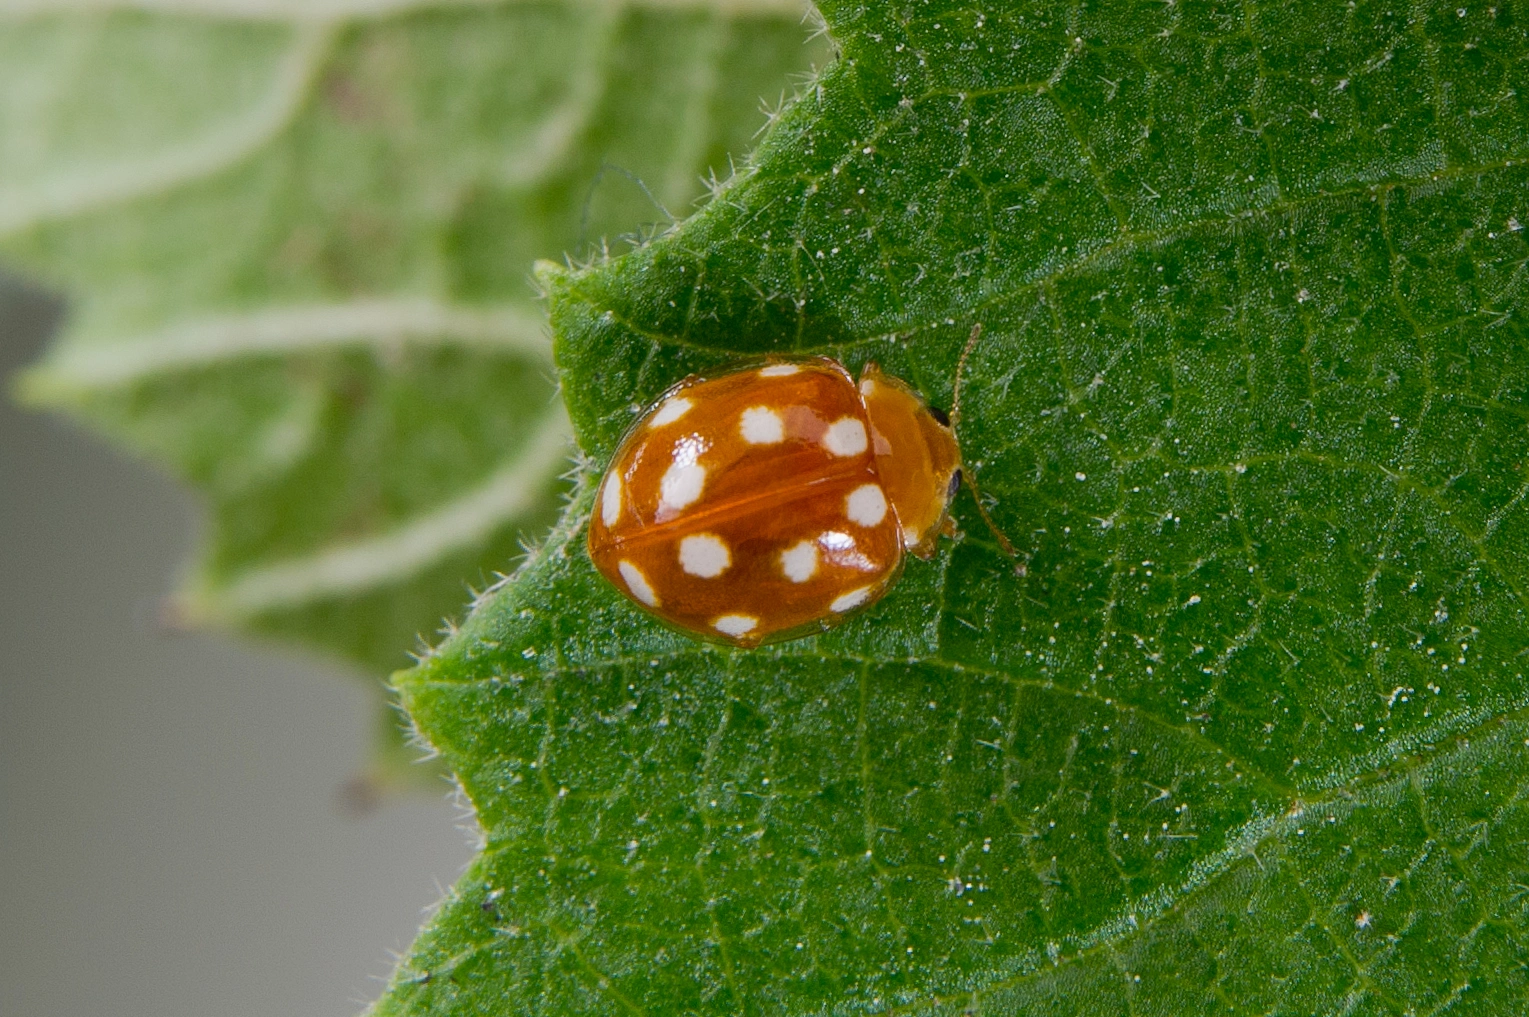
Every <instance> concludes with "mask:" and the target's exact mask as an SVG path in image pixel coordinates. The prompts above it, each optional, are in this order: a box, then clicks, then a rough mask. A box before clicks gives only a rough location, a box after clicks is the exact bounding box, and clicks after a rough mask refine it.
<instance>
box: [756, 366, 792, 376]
mask: <svg viewBox="0 0 1529 1017" xmlns="http://www.w3.org/2000/svg"><path fill="white" fill-rule="evenodd" d="M800 370H801V368H800V367H797V366H796V365H795V364H771V365H770V366H769V367H761V368H760V369H759V376H760V377H761V378H786V377H789V376H791V375H793V374H795V373H796V372H798V371H800Z"/></svg>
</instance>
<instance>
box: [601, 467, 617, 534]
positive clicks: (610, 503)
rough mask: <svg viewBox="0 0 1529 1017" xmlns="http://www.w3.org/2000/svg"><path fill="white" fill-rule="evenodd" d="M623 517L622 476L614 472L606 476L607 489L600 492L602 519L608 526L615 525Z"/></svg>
mask: <svg viewBox="0 0 1529 1017" xmlns="http://www.w3.org/2000/svg"><path fill="white" fill-rule="evenodd" d="M620 518H621V477H620V476H619V475H618V474H615V473H612V474H610V475H609V476H607V477H606V478H605V490H604V491H602V492H600V520H601V521H602V522H603V523H605V525H606V526H615V525H616V521H617V520H618V519H620Z"/></svg>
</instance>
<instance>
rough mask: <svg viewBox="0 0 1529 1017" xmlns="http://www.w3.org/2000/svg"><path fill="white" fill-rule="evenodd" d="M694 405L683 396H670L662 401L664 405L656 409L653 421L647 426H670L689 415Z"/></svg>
mask: <svg viewBox="0 0 1529 1017" xmlns="http://www.w3.org/2000/svg"><path fill="white" fill-rule="evenodd" d="M694 405H695V404H694V403H692V402H691V401H690V400H689V399H686V398H685V397H684V396H671V397H669V398H668V399H666V400H664V404H663V405H662V406H660V407H659V408H658V412H657V413H655V414H653V419H652V420H650V421H648V426H649V427H663V426H664V425H665V424H672V423H674V422H675V421H676V420H678V419H680V418H681V417H683V416H684V415H685V414H687V413H689V412H690V407H692V406H694Z"/></svg>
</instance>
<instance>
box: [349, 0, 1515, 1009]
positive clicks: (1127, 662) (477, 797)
mask: <svg viewBox="0 0 1529 1017" xmlns="http://www.w3.org/2000/svg"><path fill="white" fill-rule="evenodd" d="M822 8H823V13H824V15H825V17H826V19H827V22H828V25H829V27H830V30H831V32H832V34H833V37H834V38H835V40H836V42H837V43H838V45H839V46H840V47H841V52H842V57H841V59H840V60H839V61H838V62H837V63H835V64H834V65H833V66H832V67H831V68H829V69H828V71H827V72H826V73H825V74H824V75H823V76H822V77H821V79H820V80H819V81H818V82H817V83H816V87H814V88H812V89H811V90H809V91H808V92H807V93H806V94H805V95H804V97H803V98H802V99H801V100H800V101H799V102H797V103H796V104H794V105H792V106H791V107H789V109H788V110H787V111H786V112H785V114H784V115H783V116H782V117H781V118H780V119H779V121H778V122H777V123H775V124H774V127H773V129H772V130H771V132H770V133H769V134H768V136H767V137H766V138H765V139H764V140H763V142H762V147H761V149H760V151H759V153H758V154H757V157H756V159H755V160H754V161H753V162H752V164H751V165H750V167H749V168H748V170H747V171H746V172H743V173H741V174H740V175H739V176H738V177H737V178H736V179H734V180H733V181H732V182H731V183H730V184H729V186H727V187H726V188H725V189H724V190H723V191H722V192H721V193H720V195H719V196H718V197H717V198H716V199H715V200H714V201H712V202H711V204H709V205H708V206H707V207H706V208H705V209H704V210H703V211H702V212H701V213H699V214H698V215H696V216H694V217H693V218H692V219H690V220H689V221H687V222H686V223H685V224H684V225H683V227H682V228H680V229H679V230H677V231H675V232H673V233H672V234H669V235H666V236H664V237H662V238H659V239H658V240H656V241H655V242H653V243H651V244H649V245H647V246H645V247H643V248H642V249H641V250H639V251H637V252H635V253H632V254H630V255H628V256H625V257H622V258H617V259H613V260H610V261H605V262H601V263H599V264H596V265H593V266H591V267H590V268H588V269H587V270H583V271H565V270H562V269H558V268H556V267H552V266H548V267H546V268H545V269H544V274H543V278H544V280H545V282H546V284H547V286H548V287H549V289H550V291H551V294H552V308H553V323H554V330H555V334H556V336H557V356H558V361H559V365H560V369H561V371H562V377H563V384H564V388H565V391H566V393H567V396H568V403H569V408H570V413H571V416H572V419H573V422H574V426H575V429H576V431H577V433H578V435H579V440H580V442H581V443H582V445H583V446H584V448H585V450H586V451H587V452H588V453H589V455H590V457H591V459H592V460H593V462H594V463H596V464H599V463H603V462H605V461H606V459H607V458H608V457H609V456H610V455H611V453H612V451H613V449H614V447H615V444H616V442H617V439H618V437H619V436H620V434H621V433H622V431H623V429H624V428H625V427H626V426H627V424H628V422H629V421H630V420H631V419H632V414H633V412H634V410H636V409H637V408H638V407H640V406H641V405H643V404H644V402H645V401H647V400H649V399H651V398H652V397H653V396H655V395H656V394H657V393H659V392H660V391H662V390H663V389H664V388H665V386H667V385H669V384H670V383H672V382H674V381H675V380H676V379H679V378H681V377H683V376H684V375H685V374H687V373H688V372H691V371H695V370H698V369H701V368H708V367H714V366H716V365H720V364H725V363H727V362H728V361H729V359H731V358H734V357H736V356H739V355H744V354H757V353H760V352H761V351H775V352H799V353H807V352H813V353H827V354H831V355H833V356H836V357H839V358H841V359H842V360H844V361H845V362H846V363H847V364H848V365H850V366H851V367H852V368H858V367H860V366H861V365H862V364H864V363H865V362H866V361H867V360H869V359H871V358H874V359H876V360H877V361H878V362H880V363H881V364H882V365H883V367H885V368H887V369H889V370H890V371H891V372H892V373H895V374H898V375H901V376H902V377H905V378H907V379H909V380H910V381H911V382H912V383H914V384H915V385H916V386H918V387H919V388H921V389H922V390H923V391H924V392H925V393H926V394H927V395H928V396H929V397H930V398H931V399H932V401H933V402H934V403H935V404H944V405H949V401H950V397H951V389H952V383H953V373H954V368H955V362H956V358H957V354H958V352H959V350H960V348H961V345H962V342H963V340H964V339H965V337H966V336H967V333H968V331H969V330H970V329H971V327H972V325H973V323H976V322H980V323H981V324H982V325H983V326H984V327H985V330H986V331H985V338H984V341H983V342H982V344H981V345H980V346H979V347H978V348H977V350H976V352H975V353H974V355H973V357H972V362H971V365H970V371H969V375H968V377H967V379H966V385H965V390H964V400H965V406H964V408H963V409H964V419H963V421H962V424H961V429H960V431H961V440H962V443H963V447H964V450H965V455H966V457H967V465H968V469H969V470H970V472H971V473H972V474H973V475H975V477H976V479H977V480H978V482H979V483H980V485H981V487H982V489H983V492H984V494H985V496H986V497H987V498H988V499H990V501H991V511H992V514H993V516H994V517H995V519H996V521H997V523H998V524H999V525H1000V526H1001V527H1002V528H1003V529H1004V530H1006V531H1007V533H1008V534H1009V535H1010V536H1011V537H1012V538H1013V540H1014V542H1015V543H1016V544H1017V545H1018V547H1019V548H1020V549H1021V551H1022V559H1021V562H1020V565H1021V568H1020V570H1019V574H1016V570H1015V567H1014V566H1015V562H1014V561H1012V560H1010V559H1008V558H1006V557H1004V556H1003V555H1002V554H1000V553H999V550H998V548H997V546H996V542H995V540H994V539H993V538H991V537H990V535H989V534H988V533H987V532H986V530H985V529H984V528H983V527H982V526H981V525H980V523H979V521H978V519H977V513H976V506H975V505H974V504H973V502H972V501H971V499H970V497H969V496H966V495H963V496H962V498H961V499H960V500H959V501H958V503H957V506H956V511H957V515H958V516H959V518H960V520H961V521H962V522H963V524H964V525H965V527H966V530H967V534H966V538H965V539H964V540H961V541H959V542H956V543H954V544H947V545H946V546H945V547H944V549H943V551H942V553H941V554H940V555H939V557H938V559H937V560H935V561H933V562H931V563H927V564H926V563H921V562H917V561H915V562H912V563H910V564H909V566H908V568H907V570H906V572H905V573H904V576H903V579H902V580H901V583H900V585H899V586H898V587H897V588H896V589H895V590H894V591H893V592H892V593H891V594H890V595H889V596H888V597H887V598H886V599H885V600H883V601H882V602H880V603H879V604H878V605H876V606H875V607H874V608H873V609H872V610H870V611H869V612H868V613H867V614H865V615H863V616H861V617H859V618H857V619H856V620H854V621H853V622H851V623H848V624H846V625H844V626H843V627H841V628H839V629H837V630H835V631H834V632H833V633H831V634H827V635H823V636H820V637H816V638H813V639H807V640H802V641H799V642H794V643H788V644H783V645H780V646H778V647H774V648H767V649H765V650H760V651H753V652H743V651H737V652H733V651H726V650H722V649H719V648H717V647H714V646H710V645H703V644H699V643H695V642H692V641H689V640H687V639H686V638H684V637H682V636H679V635H676V634H673V633H671V632H668V631H667V630H665V629H663V628H662V627H661V626H659V625H658V624H656V623H655V622H653V621H652V620H651V619H649V618H647V617H646V616H645V615H643V614H642V613H641V612H639V611H638V610H636V609H635V608H634V607H633V606H632V605H630V604H629V603H628V602H627V601H626V600H625V599H624V598H623V597H621V596H620V595H619V594H618V593H617V592H616V591H615V590H613V589H611V588H609V587H608V586H606V585H605V584H604V583H603V582H602V581H601V580H600V579H599V578H598V576H597V575H596V574H595V572H594V570H593V568H592V566H591V565H590V563H589V560H588V558H587V555H586V554H585V551H584V545H583V539H584V537H583V534H584V530H583V526H584V522H585V519H586V517H587V512H588V507H589V503H590V491H591V490H592V484H593V480H594V477H595V474H594V473H593V472H590V473H586V474H584V475H583V477H582V482H581V486H580V488H579V493H578V495H577V497H576V499H575V500H574V502H573V504H572V506H571V507H570V509H569V511H568V512H567V514H566V515H565V517H564V521H563V523H562V524H561V525H560V527H559V528H558V530H557V531H556V532H555V533H554V536H553V537H552V539H551V540H550V542H549V543H548V544H547V546H546V547H545V549H543V550H542V551H541V552H540V553H539V554H538V555H537V556H535V557H534V559H533V560H532V561H531V562H530V563H529V564H528V565H527V566H526V567H525V568H524V569H523V570H522V571H521V572H520V574H518V575H517V576H516V577H515V578H514V579H513V581H512V582H509V583H508V584H506V585H504V586H503V587H502V588H500V589H498V590H495V591H493V592H491V593H490V594H488V595H487V596H485V597H484V598H482V599H481V600H480V602H479V603H478V605H477V608H476V610H475V611H474V612H473V614H472V615H471V616H470V618H469V619H468V621H467V622H466V624H465V625H464V627H463V629H462V631H461V632H460V633H459V634H457V635H456V636H454V637H453V638H451V639H450V640H448V641H447V642H446V643H445V644H444V645H443V646H442V647H440V648H439V650H438V651H437V653H436V654H435V656H434V657H433V658H431V659H429V660H428V661H426V662H425V663H424V664H422V665H421V666H420V667H419V668H418V669H416V670H414V671H412V672H409V673H407V674H404V675H402V676H400V679H399V685H400V689H401V691H402V694H403V698H404V702H405V704H406V705H407V707H408V709H409V711H410V713H411V714H412V716H413V717H414V719H415V720H416V722H417V723H418V725H419V727H420V729H421V731H422V732H423V733H424V735H425V736H426V737H427V738H428V739H429V740H430V741H431V742H432V743H433V744H434V745H435V746H436V747H437V748H438V749H439V750H440V751H441V753H442V754H443V755H444V757H445V760H446V762H447V763H448V764H449V765H450V766H451V767H452V769H454V770H455V771H456V773H457V774H458V775H459V776H460V778H461V781H462V784H463V787H464V788H465V790H466V792H467V794H468V796H469V797H470V798H471V800H472V802H473V803H474V805H475V806H476V808H477V811H478V815H479V819H480V821H481V823H482V825H483V829H484V849H483V852H482V854H481V855H480V856H479V858H478V860H477V861H476V863H475V864H474V865H473V867H472V868H471V869H470V871H469V872H468V873H467V874H466V876H465V877H464V878H463V879H462V881H461V882H460V884H459V885H458V886H457V887H456V889H455V890H454V891H453V892H452V894H451V895H450V897H449V898H448V900H447V902H446V904H445V905H444V907H443V910H442V911H441V913H440V914H439V916H438V917H437V918H436V919H435V921H434V923H433V925H432V926H431V927H430V928H429V929H427V930H426V931H425V932H424V933H423V934H422V937H421V939H420V940H419V942H418V943H417V944H416V946H415V947H414V949H413V951H412V953H411V954H410V955H409V956H408V957H407V959H406V960H405V961H404V963H403V964H402V966H401V967H400V969H399V971H398V973H397V975H396V977H395V980H394V982H393V984H392V986H391V988H390V989H389V991H388V994H387V995H386V996H385V997H384V999H383V1000H382V1002H381V1003H380V1004H379V1006H378V1007H377V1012H378V1013H381V1014H399V1015H402V1014H409V1015H422V1014H430V1015H448V1014H491V1013H492V1014H502V1013H516V1014H531V1013H535V1014H569V1013H591V1014H623V1013H647V1014H696V1015H707V1014H715V1015H723V1014H726V1015H735V1014H792V1015H804V1014H858V1013H896V1014H930V1015H955V1014H968V1013H981V1014H1029V1013H1034V1014H1048V1015H1050V1014H1088V1015H1104V1014H1110V1015H1113V1014H1120V1015H1126V1014H1132V1015H1143V1014H1163V1015H1187V1014H1213V1013H1247V1014H1264V1013H1281V1014H1317V1013H1345V1014H1433V1013H1442V1012H1445V1011H1448V1012H1449V1013H1451V1014H1462V1013H1475V1014H1507V1013H1516V1012H1518V1011H1519V1009H1520V1008H1521V1006H1522V1001H1523V999H1524V998H1525V997H1526V994H1529V853H1526V847H1529V802H1526V792H1529V682H1526V680H1525V675H1526V673H1529V613H1526V611H1529V601H1526V598H1529V552H1526V550H1525V549H1526V548H1529V342H1526V339H1529V336H1526V330H1525V311H1526V298H1525V287H1526V281H1529V280H1526V277H1529V267H1526V266H1529V242H1526V233H1525V231H1524V230H1523V228H1522V224H1523V223H1525V222H1529V165H1526V163H1525V160H1526V158H1529V39H1526V37H1525V31H1524V28H1523V26H1522V24H1521V23H1520V22H1518V21H1517V20H1516V17H1517V16H1518V15H1517V12H1516V11H1515V10H1514V9H1513V8H1512V7H1511V6H1510V5H1506V4H1504V5H1500V6H1497V7H1474V6H1472V7H1462V8H1460V9H1458V10H1456V9H1455V8H1454V7H1453V6H1449V7H1442V6H1440V7H1435V8H1428V7H1425V6H1413V7H1408V8H1398V7H1395V6H1394V5H1386V4H1379V3H1373V2H1366V0H1356V2H1353V3H1349V4H1322V3H1316V2H1310V3H1293V4H1287V5H1280V6H1276V7H1270V8H1267V9H1266V8H1264V7H1261V6H1257V5H1252V4H1244V5H1240V6H1237V5H1231V6H1228V5H1219V4H1211V3H1194V2H1192V3H1168V4H1160V3H1132V2H1128V0H1104V2H1100V3H1096V4H1090V5H1075V6H1073V7H1070V8H1065V9H1064V8H1063V7H1060V6H1058V5H1055V4H1046V3H1025V2H1016V3H1012V4H1005V5H1001V6H998V7H994V8H991V9H987V10H985V11H984V10H982V9H977V8H972V7H969V6H961V5H957V4H953V3H947V2H936V0H929V2H923V3H917V4H913V3H875V4H864V5H861V4H854V3H850V2H847V0H845V2H825V3H823V4H822Z"/></svg>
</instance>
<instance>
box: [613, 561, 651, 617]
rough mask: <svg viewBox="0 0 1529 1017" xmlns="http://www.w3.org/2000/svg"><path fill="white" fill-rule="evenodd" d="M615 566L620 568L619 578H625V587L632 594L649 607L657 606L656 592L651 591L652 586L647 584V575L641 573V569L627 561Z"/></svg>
mask: <svg viewBox="0 0 1529 1017" xmlns="http://www.w3.org/2000/svg"><path fill="white" fill-rule="evenodd" d="M616 568H617V569H619V570H620V572H621V578H622V579H625V580H626V588H627V589H629V590H631V591H632V596H634V597H636V598H637V599H638V600H640V601H642V602H643V603H644V604H646V605H648V606H649V607H657V606H658V594H656V593H654V592H653V587H652V586H650V585H649V584H648V577H647V576H645V575H643V574H642V569H640V568H638V567H637V566H636V565H633V564H632V563H631V562H629V561H623V562H621V564H619V565H617V566H616Z"/></svg>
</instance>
